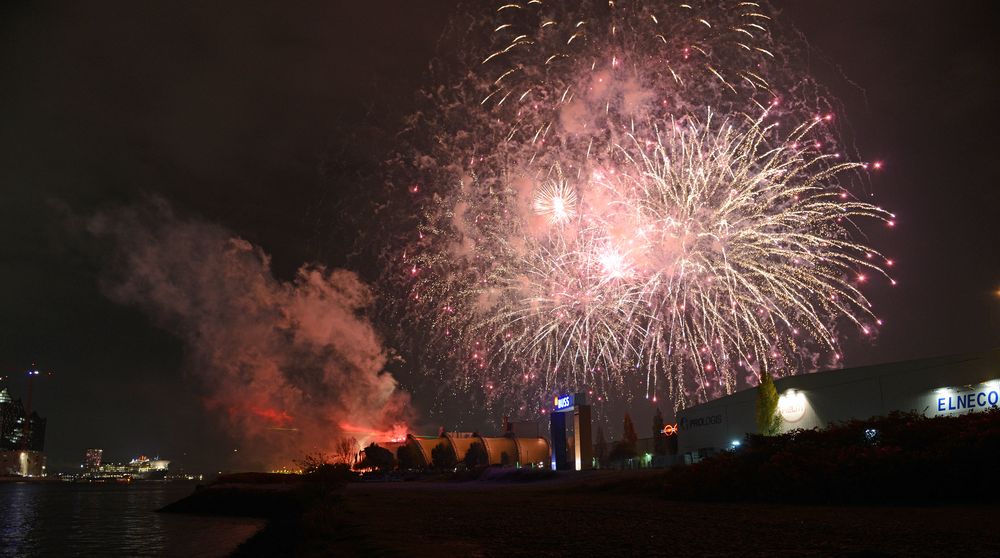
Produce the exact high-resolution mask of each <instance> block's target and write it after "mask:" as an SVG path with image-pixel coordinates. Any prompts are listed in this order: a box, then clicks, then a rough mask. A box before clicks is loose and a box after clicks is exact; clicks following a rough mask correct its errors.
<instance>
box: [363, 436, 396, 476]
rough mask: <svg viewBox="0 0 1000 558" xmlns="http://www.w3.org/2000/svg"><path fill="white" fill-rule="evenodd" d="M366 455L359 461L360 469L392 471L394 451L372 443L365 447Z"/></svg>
mask: <svg viewBox="0 0 1000 558" xmlns="http://www.w3.org/2000/svg"><path fill="white" fill-rule="evenodd" d="M364 453H365V456H364V457H363V458H362V459H361V461H359V462H358V468H359V469H374V470H376V471H390V470H392V466H393V458H392V452H391V451H389V450H387V449H385V448H383V447H381V446H379V445H378V444H376V443H374V442H373V443H372V444H371V445H370V446H368V447H366V448H365V449H364Z"/></svg>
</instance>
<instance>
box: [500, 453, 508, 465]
mask: <svg viewBox="0 0 1000 558" xmlns="http://www.w3.org/2000/svg"><path fill="white" fill-rule="evenodd" d="M500 465H502V466H504V467H506V466H508V465H510V454H509V453H507V452H505V451H502V452H500Z"/></svg>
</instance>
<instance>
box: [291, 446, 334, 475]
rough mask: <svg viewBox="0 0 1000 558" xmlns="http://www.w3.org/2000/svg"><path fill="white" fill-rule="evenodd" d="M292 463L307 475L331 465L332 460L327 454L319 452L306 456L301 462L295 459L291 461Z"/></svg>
mask: <svg viewBox="0 0 1000 558" xmlns="http://www.w3.org/2000/svg"><path fill="white" fill-rule="evenodd" d="M293 462H294V463H295V464H296V465H298V466H299V469H301V470H302V472H303V473H306V474H308V473H315V472H316V471H318V470H319V469H320V468H321V467H323V466H325V465H331V464H332V463H333V460H332V458H331V457H330V456H328V455H327V454H325V453H323V452H321V451H319V452H316V453H309V454H306V456H305V457H304V458H302V459H301V460H298V459H296V460H293Z"/></svg>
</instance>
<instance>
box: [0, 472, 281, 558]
mask: <svg viewBox="0 0 1000 558" xmlns="http://www.w3.org/2000/svg"><path fill="white" fill-rule="evenodd" d="M193 490H194V484H193V483H188V482H169V483H167V482H164V483H161V482H146V483H144V482H136V483H132V484H84V483H80V484H76V483H4V484H0V556H4V557H7V556H17V557H22V556H24V557H34V556H38V557H42V556H44V557H48V556H101V557H115V556H123V557H124V556H129V557H131V556H137V557H138V556H191V557H202V558H212V557H217V556H226V555H227V554H229V553H230V552H232V550H233V549H235V548H236V547H237V546H238V545H239V544H240V543H241V542H243V541H244V540H246V539H247V538H249V537H250V536H251V535H253V534H254V533H255V532H257V530H258V529H260V528H261V527H263V525H264V521H263V520H257V519H246V518H227V517H203V516H193V515H183V514H167V513H156V512H155V511H154V510H156V509H158V508H161V507H163V506H164V505H166V504H168V503H170V502H173V501H175V500H179V499H180V498H183V497H184V496H187V495H188V494H190V493H191V492H192V491H193Z"/></svg>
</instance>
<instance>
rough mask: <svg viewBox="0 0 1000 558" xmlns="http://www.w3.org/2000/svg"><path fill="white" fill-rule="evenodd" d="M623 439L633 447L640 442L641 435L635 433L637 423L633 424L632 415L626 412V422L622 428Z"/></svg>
mask: <svg viewBox="0 0 1000 558" xmlns="http://www.w3.org/2000/svg"><path fill="white" fill-rule="evenodd" d="M622 441H623V442H626V443H628V444H629V445H631V446H632V447H633V448H634V447H635V446H636V444H638V443H639V437H638V436H636V434H635V425H634V424H632V417H630V416H629V415H628V413H625V424H624V425H623V428H622Z"/></svg>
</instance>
